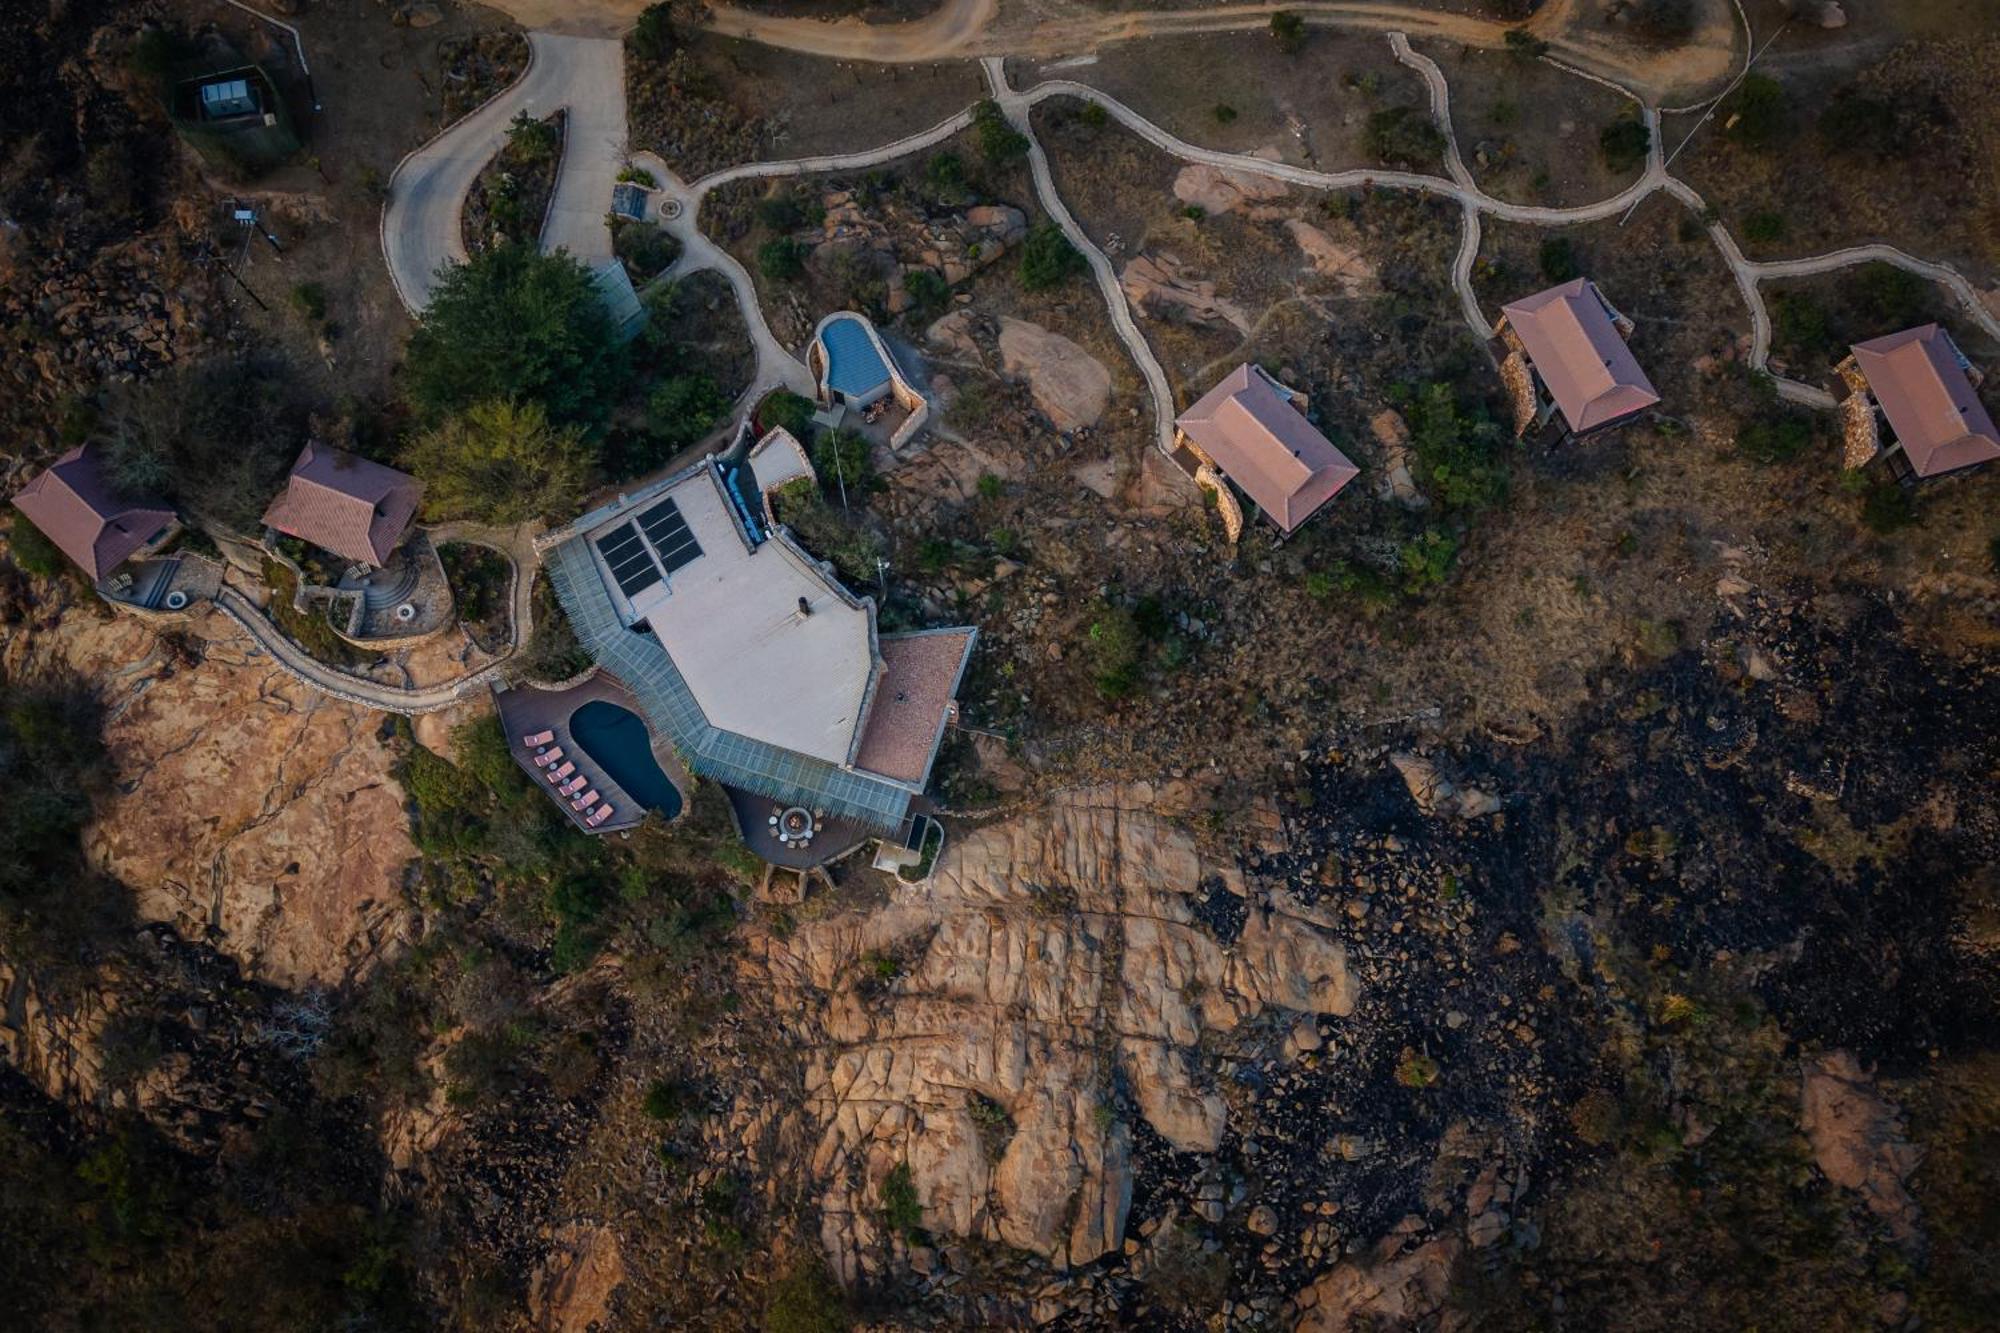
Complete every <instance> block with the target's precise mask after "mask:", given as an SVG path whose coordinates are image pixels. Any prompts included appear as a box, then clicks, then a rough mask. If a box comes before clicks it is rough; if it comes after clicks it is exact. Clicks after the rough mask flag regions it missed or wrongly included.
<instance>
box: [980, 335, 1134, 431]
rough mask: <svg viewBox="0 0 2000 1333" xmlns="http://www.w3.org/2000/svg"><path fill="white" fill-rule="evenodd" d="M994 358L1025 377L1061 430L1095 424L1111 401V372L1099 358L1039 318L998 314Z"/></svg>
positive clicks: (1038, 404)
mask: <svg viewBox="0 0 2000 1333" xmlns="http://www.w3.org/2000/svg"><path fill="white" fill-rule="evenodd" d="M1000 364H1001V368H1002V369H1004V370H1005V371H1006V372H1007V373H1008V374H1009V375H1018V376H1020V377H1021V378H1023V379H1025V380H1027V382H1028V392H1029V393H1030V394H1032V395H1033V396H1034V399H1035V406H1036V407H1038V408H1040V409H1041V412H1042V415H1044V416H1046V417H1047V418H1048V419H1049V422H1050V424H1052V425H1053V426H1054V427H1055V428H1056V429H1057V430H1059V431H1061V432H1063V433H1064V434H1068V433H1069V432H1071V431H1074V430H1077V429H1078V428H1080V427H1083V426H1094V425H1096V424H1097V420H1098V418H1099V417H1102V416H1103V415H1104V408H1105V406H1106V404H1108V403H1109V402H1110V401H1111V372H1110V371H1108V370H1106V369H1105V368H1104V363H1103V362H1101V361H1099V360H1098V359H1097V358H1096V357H1094V356H1092V355H1091V354H1090V353H1089V352H1086V351H1084V350H1083V348H1081V347H1079V346H1077V344H1075V343H1073V342H1071V341H1070V340H1069V339H1068V338H1065V337H1063V336H1062V335H1061V334H1060V333H1054V332H1051V331H1050V330H1048V329H1045V328H1043V327H1042V326H1041V325H1039V324H1030V323H1029V322H1028V321H1027V320H1024V319H1014V318H1012V317H1006V318H1003V319H1001V321H1000Z"/></svg>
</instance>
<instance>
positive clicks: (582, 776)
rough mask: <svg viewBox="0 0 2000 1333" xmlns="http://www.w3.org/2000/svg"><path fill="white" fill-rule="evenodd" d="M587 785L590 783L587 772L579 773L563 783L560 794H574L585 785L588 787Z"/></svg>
mask: <svg viewBox="0 0 2000 1333" xmlns="http://www.w3.org/2000/svg"><path fill="white" fill-rule="evenodd" d="M589 785H590V775H589V774H587V773H579V774H577V775H576V776H575V777H573V778H571V779H570V780H569V781H568V782H565V783H563V785H562V794H563V795H565V796H574V795H576V794H577V793H578V792H580V791H582V790H583V789H584V788H585V787H588V786H589Z"/></svg>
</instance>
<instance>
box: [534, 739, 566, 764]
mask: <svg viewBox="0 0 2000 1333" xmlns="http://www.w3.org/2000/svg"><path fill="white" fill-rule="evenodd" d="M560 758H562V746H560V745H558V746H555V747H554V748H553V749H551V750H550V751H549V752H548V753H547V754H538V755H536V756H535V767H536V768H547V767H548V766H549V765H550V764H553V763H554V762H555V761H556V760H558V759H560Z"/></svg>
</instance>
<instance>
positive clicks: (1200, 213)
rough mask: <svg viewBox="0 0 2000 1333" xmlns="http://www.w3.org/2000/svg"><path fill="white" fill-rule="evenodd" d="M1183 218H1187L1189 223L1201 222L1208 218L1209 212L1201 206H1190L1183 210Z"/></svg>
mask: <svg viewBox="0 0 2000 1333" xmlns="http://www.w3.org/2000/svg"><path fill="white" fill-rule="evenodd" d="M1181 216H1182V217H1184V218H1186V219H1187V220H1188V221H1189V222H1199V221H1201V220H1202V219H1203V218H1205V217H1207V216H1208V210H1207V209H1205V208H1203V207H1202V206H1201V205H1200V204H1189V205H1188V206H1187V207H1186V208H1183V209H1182V210H1181Z"/></svg>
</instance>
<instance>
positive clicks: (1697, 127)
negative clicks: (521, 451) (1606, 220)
mask: <svg viewBox="0 0 2000 1333" xmlns="http://www.w3.org/2000/svg"><path fill="white" fill-rule="evenodd" d="M1791 26H1792V20H1791V18H1790V17H1789V16H1788V17H1787V18H1786V19H1785V21H1784V22H1783V23H1780V24H1779V25H1778V27H1777V30H1776V31H1775V32H1773V33H1772V34H1771V35H1770V36H1769V37H1766V38H1765V39H1764V44H1763V45H1762V46H1760V47H1758V48H1757V49H1756V50H1754V51H1752V52H1751V53H1750V58H1749V59H1748V60H1746V61H1744V62H1743V68H1742V69H1740V70H1738V71H1737V73H1736V77H1735V78H1733V79H1731V80H1730V81H1729V86H1728V87H1727V88H1724V89H1723V90H1722V91H1721V92H1720V93H1717V94H1716V96H1715V100H1714V101H1712V102H1710V103H1709V104H1708V110H1706V111H1704V112H1702V113H1701V119H1700V120H1697V121H1696V122H1695V123H1694V125H1693V126H1692V127H1691V128H1690V129H1689V130H1688V132H1687V133H1686V134H1684V135H1682V136H1681V141H1680V142H1679V143H1678V144H1675V145H1674V151H1673V152H1671V153H1668V154H1667V155H1666V157H1664V158H1662V159H1661V161H1660V170H1661V172H1662V173H1664V172H1665V171H1666V169H1667V168H1668V167H1670V166H1672V165H1673V164H1674V159H1675V158H1677V157H1679V156H1680V155H1681V149H1683V148H1686V147H1687V146H1688V141H1689V140H1690V139H1692V138H1694V136H1695V135H1697V134H1699V133H1700V132H1701V127H1702V126H1704V125H1706V124H1708V122H1709V120H1710V118H1712V117H1713V116H1714V115H1715V111H1716V108H1717V107H1719V106H1721V105H1722V104H1723V103H1724V102H1726V101H1728V100H1729V94H1731V93H1733V92H1735V91H1736V85H1737V84H1739V83H1742V82H1743V80H1745V79H1747V78H1749V77H1750V71H1751V69H1752V68H1753V67H1754V66H1755V65H1756V64H1757V62H1758V61H1759V60H1761V59H1763V58H1764V53H1765V52H1766V51H1768V50H1770V49H1771V43H1772V42H1775V41H1777V40H1778V39H1779V38H1780V37H1782V36H1784V35H1785V29H1787V28H1789V27H1791ZM1644 202H1645V199H1644V198H1640V199H1634V200H1633V201H1632V205H1631V207H1629V208H1627V209H1626V210H1625V212H1624V215H1623V216H1621V217H1620V218H1619V219H1618V225H1619V226H1621V227H1622V226H1624V225H1625V224H1626V223H1628V222H1630V221H1631V220H1632V214H1634V213H1635V212H1637V211H1638V209H1639V205H1640V204H1642V203H1644Z"/></svg>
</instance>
